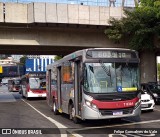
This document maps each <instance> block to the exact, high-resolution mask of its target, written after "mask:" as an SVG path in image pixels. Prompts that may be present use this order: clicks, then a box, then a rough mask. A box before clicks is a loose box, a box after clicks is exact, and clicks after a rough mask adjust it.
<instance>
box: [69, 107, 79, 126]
mask: <svg viewBox="0 0 160 137" xmlns="http://www.w3.org/2000/svg"><path fill="white" fill-rule="evenodd" d="M69 119H71V120H73V122H74V123H75V124H78V123H80V119H79V118H77V117H76V116H75V108H74V105H73V104H70V105H69Z"/></svg>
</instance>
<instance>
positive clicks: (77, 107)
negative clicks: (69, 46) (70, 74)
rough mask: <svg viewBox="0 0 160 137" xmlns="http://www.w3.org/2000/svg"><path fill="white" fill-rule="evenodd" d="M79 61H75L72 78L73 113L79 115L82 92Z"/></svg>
mask: <svg viewBox="0 0 160 137" xmlns="http://www.w3.org/2000/svg"><path fill="white" fill-rule="evenodd" d="M81 70H82V68H81V62H80V60H78V61H76V62H75V70H74V71H75V73H74V75H75V79H74V105H75V114H76V115H77V116H81V100H82V92H81V89H80V82H81Z"/></svg>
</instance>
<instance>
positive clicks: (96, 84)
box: [84, 62, 139, 93]
mask: <svg viewBox="0 0 160 137" xmlns="http://www.w3.org/2000/svg"><path fill="white" fill-rule="evenodd" d="M84 71H85V72H84V90H85V91H87V92H91V93H112V92H131V91H137V89H138V87H139V84H138V83H139V81H138V80H139V73H138V63H103V62H100V63H85V69H84Z"/></svg>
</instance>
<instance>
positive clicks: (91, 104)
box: [85, 100, 98, 111]
mask: <svg viewBox="0 0 160 137" xmlns="http://www.w3.org/2000/svg"><path fill="white" fill-rule="evenodd" d="M85 104H86V105H87V106H88V107H90V108H92V109H94V110H96V111H97V110H98V108H97V106H96V105H95V104H93V103H92V102H91V101H88V100H85Z"/></svg>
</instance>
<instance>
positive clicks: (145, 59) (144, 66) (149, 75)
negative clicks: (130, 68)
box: [140, 51, 157, 83]
mask: <svg viewBox="0 0 160 137" xmlns="http://www.w3.org/2000/svg"><path fill="white" fill-rule="evenodd" d="M140 76H141V83H146V82H156V81H157V62H156V54H155V52H154V51H142V52H140Z"/></svg>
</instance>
